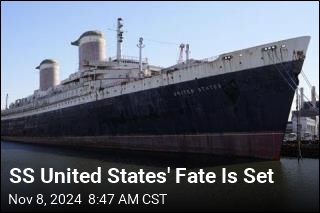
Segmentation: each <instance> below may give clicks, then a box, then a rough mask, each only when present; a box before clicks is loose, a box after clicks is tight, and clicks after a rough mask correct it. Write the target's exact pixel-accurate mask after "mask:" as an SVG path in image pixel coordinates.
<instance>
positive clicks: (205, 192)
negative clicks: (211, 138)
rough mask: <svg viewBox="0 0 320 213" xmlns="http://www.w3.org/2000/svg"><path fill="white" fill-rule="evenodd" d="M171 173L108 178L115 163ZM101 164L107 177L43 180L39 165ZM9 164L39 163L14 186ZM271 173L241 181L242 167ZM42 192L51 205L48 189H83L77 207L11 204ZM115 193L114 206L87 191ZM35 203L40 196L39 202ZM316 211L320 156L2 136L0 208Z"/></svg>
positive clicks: (89, 168) (91, 167) (81, 167)
mask: <svg viewBox="0 0 320 213" xmlns="http://www.w3.org/2000/svg"><path fill="white" fill-rule="evenodd" d="M168 166H170V167H171V169H172V171H171V172H170V174H167V176H166V179H167V180H166V183H163V184H159V183H152V184H149V183H145V184H141V183H140V184H129V183H127V184H124V183H117V184H111V183H108V181H107V178H108V177H109V176H108V170H109V169H110V168H118V169H119V170H120V169H126V171H127V172H130V171H135V172H138V171H139V169H143V170H144V171H145V172H156V173H158V172H166V171H167V167H168ZM97 167H101V168H102V183H100V184H93V183H87V184H84V183H80V184H76V183H68V184H62V183H58V184H55V183H50V184H45V183H42V182H41V180H40V169H41V168H46V169H47V168H54V171H59V172H61V171H63V172H66V170H67V168H71V169H78V171H79V172H95V171H97ZM12 168H20V169H24V168H32V169H34V171H35V173H34V177H35V182H34V183H31V184H27V183H18V184H13V183H11V182H10V181H9V178H11V177H12V176H11V175H10V170H11V169H12ZM174 168H187V172H191V171H194V172H197V171H199V169H204V171H205V172H215V173H216V174H217V179H216V182H215V183H198V184H191V183H188V182H187V181H186V179H183V181H182V182H181V183H179V184H178V183H175V172H174ZM222 168H226V170H227V171H228V172H236V173H237V174H238V176H237V178H238V181H237V183H233V184H232V183H225V184H223V183H221V178H222V177H221V173H222V172H221V170H222ZM246 168H253V169H255V170H256V171H258V172H260V171H263V172H267V171H268V169H272V171H273V172H274V175H273V178H272V179H273V181H274V183H264V184H261V183H253V184H248V183H245V182H244V181H243V178H244V174H243V171H244V170H245V169H246ZM39 193H41V194H43V195H44V196H45V201H46V202H48V203H50V201H51V200H52V199H51V198H50V195H51V194H54V193H56V194H61V193H64V194H74V195H77V194H81V199H82V201H83V202H82V203H81V204H80V205H78V204H74V205H47V206H45V207H44V206H42V205H35V204H34V205H27V204H24V205H8V200H9V194H13V195H14V194H17V195H18V196H33V197H34V199H36V195H37V194H39ZM92 193H94V194H96V196H99V195H102V194H111V193H112V194H115V197H114V201H113V203H112V204H111V205H108V204H106V205H104V204H102V203H99V204H93V205H89V204H87V203H88V196H89V194H92ZM146 193H148V194H155V193H158V194H160V193H162V194H167V196H165V201H164V204H163V205H162V204H158V205H144V204H142V202H141V200H139V205H124V204H119V205H118V203H117V202H118V200H119V198H120V195H121V194H132V195H134V194H139V196H142V195H143V194H146ZM34 201H35V200H34ZM112 210H113V211H114V210H117V211H122V210H125V211H165V210H171V211H317V212H318V211H319V159H306V158H305V159H303V162H300V163H298V161H297V159H296V158H282V159H281V160H280V161H259V160H252V159H243V158H227V157H217V156H208V155H190V154H174V153H152V152H130V151H115V150H108V151H98V150H90V151H88V150H83V149H77V150H75V149H65V148H57V147H46V146H36V145H26V144H18V143H9V142H3V141H2V142H1V211H112Z"/></svg>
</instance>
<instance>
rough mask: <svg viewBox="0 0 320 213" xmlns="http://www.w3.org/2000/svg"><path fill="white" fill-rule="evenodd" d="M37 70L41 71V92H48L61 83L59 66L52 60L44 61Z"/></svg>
mask: <svg viewBox="0 0 320 213" xmlns="http://www.w3.org/2000/svg"><path fill="white" fill-rule="evenodd" d="M36 69H39V70H40V90H41V91H46V90H47V89H49V88H50V87H55V86H57V85H58V84H59V83H60V82H59V65H58V62H56V61H55V60H52V59H45V60H43V61H42V62H41V63H40V65H39V66H37V67H36Z"/></svg>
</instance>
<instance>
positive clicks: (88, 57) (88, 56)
mask: <svg viewBox="0 0 320 213" xmlns="http://www.w3.org/2000/svg"><path fill="white" fill-rule="evenodd" d="M71 44H72V45H75V46H78V47H79V71H84V70H85V69H86V68H87V65H88V64H89V63H94V62H99V61H103V60H105V59H106V47H105V46H106V41H105V38H104V35H103V33H102V32H101V31H97V30H95V31H87V32H85V33H83V34H82V35H81V36H80V37H79V39H78V40H76V41H74V42H71Z"/></svg>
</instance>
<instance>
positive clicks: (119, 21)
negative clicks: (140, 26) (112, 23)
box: [117, 18, 123, 63]
mask: <svg viewBox="0 0 320 213" xmlns="http://www.w3.org/2000/svg"><path fill="white" fill-rule="evenodd" d="M122 27H123V24H122V18H118V23H117V61H118V63H120V59H121V43H122V41H123V36H122V34H123V30H122V29H121V28H122Z"/></svg>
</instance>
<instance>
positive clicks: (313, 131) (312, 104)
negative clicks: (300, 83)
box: [291, 86, 319, 140]
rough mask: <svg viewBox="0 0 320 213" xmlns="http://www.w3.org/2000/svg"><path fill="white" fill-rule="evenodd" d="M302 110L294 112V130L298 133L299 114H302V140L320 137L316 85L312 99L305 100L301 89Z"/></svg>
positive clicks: (312, 91) (292, 119)
mask: <svg viewBox="0 0 320 213" xmlns="http://www.w3.org/2000/svg"><path fill="white" fill-rule="evenodd" d="M300 106H301V107H300V111H299V112H297V111H293V112H292V117H291V121H292V132H294V133H297V116H298V115H299V114H300V124H301V129H300V135H301V139H302V140H314V139H319V101H316V94H315V87H314V86H313V87H312V90H311V101H304V94H303V88H301V89H300Z"/></svg>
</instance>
